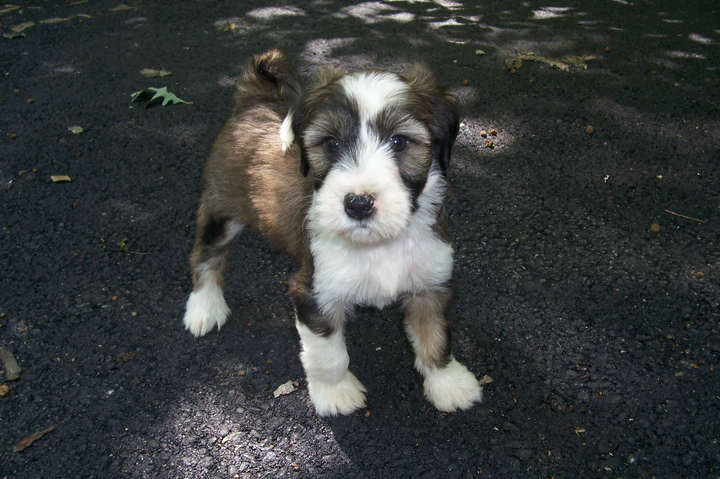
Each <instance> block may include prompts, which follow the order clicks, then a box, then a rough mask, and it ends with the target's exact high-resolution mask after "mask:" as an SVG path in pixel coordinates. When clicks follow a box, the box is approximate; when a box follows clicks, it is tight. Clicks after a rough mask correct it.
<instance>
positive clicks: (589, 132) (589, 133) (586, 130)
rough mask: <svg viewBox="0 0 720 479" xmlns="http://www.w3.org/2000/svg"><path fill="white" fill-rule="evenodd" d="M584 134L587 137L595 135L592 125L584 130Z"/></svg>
mask: <svg viewBox="0 0 720 479" xmlns="http://www.w3.org/2000/svg"><path fill="white" fill-rule="evenodd" d="M585 133H587V134H588V135H592V134H593V133H595V128H593V126H592V125H588V126H587V128H585Z"/></svg>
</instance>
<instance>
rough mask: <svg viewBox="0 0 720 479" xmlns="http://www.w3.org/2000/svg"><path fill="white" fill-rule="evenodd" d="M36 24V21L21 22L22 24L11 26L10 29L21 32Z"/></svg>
mask: <svg viewBox="0 0 720 479" xmlns="http://www.w3.org/2000/svg"><path fill="white" fill-rule="evenodd" d="M32 26H35V22H25V23H21V24H20V25H13V26H11V27H10V31H11V32H13V33H20V32H22V31H23V30H27V29H28V28H30V27H32Z"/></svg>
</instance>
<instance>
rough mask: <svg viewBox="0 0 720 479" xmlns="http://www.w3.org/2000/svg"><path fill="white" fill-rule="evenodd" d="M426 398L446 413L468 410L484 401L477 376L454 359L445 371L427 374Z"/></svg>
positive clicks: (436, 370) (435, 370)
mask: <svg viewBox="0 0 720 479" xmlns="http://www.w3.org/2000/svg"><path fill="white" fill-rule="evenodd" d="M424 386H425V396H426V397H427V398H428V399H429V400H430V402H431V403H433V405H435V407H436V408H438V409H439V410H440V411H444V412H452V411H456V410H458V409H468V408H470V407H471V406H472V405H473V404H474V403H476V402H480V401H481V400H482V388H481V387H480V384H479V383H478V381H477V379H475V375H473V373H471V372H470V371H468V369H467V368H466V367H465V366H463V365H462V364H460V363H459V362H457V361H456V360H455V358H452V359H451V361H450V364H448V365H447V366H446V367H445V368H443V369H432V370H428V371H427V372H426V374H425V384H424Z"/></svg>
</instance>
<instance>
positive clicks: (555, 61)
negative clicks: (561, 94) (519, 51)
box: [505, 54, 595, 71]
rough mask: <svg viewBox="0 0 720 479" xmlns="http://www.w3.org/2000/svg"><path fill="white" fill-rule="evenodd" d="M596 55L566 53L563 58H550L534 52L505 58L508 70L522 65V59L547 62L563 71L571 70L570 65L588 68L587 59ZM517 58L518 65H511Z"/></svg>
mask: <svg viewBox="0 0 720 479" xmlns="http://www.w3.org/2000/svg"><path fill="white" fill-rule="evenodd" d="M594 58H595V57H593V56H591V55H566V56H564V57H562V58H549V57H537V56H535V55H533V54H529V55H520V56H518V57H517V58H508V59H506V60H505V68H506V69H507V70H510V69H511V68H512V69H518V68H520V67H521V66H522V61H530V62H541V63H547V64H548V65H550V66H551V67H553V68H559V69H560V70H563V71H570V67H578V68H587V61H588V60H592V59H594ZM515 60H520V61H521V63H520V64H519V65H517V66H513V67H509V66H508V65H509V63H510V62H513V61H515Z"/></svg>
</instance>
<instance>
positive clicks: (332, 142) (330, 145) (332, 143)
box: [323, 137, 340, 152]
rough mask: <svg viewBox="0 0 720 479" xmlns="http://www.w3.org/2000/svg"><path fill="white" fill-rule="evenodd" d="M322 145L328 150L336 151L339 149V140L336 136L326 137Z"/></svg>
mask: <svg viewBox="0 0 720 479" xmlns="http://www.w3.org/2000/svg"><path fill="white" fill-rule="evenodd" d="M323 146H325V149H326V150H327V151H329V152H336V151H338V150H339V149H340V140H338V139H337V138H332V137H331V138H326V139H325V141H323Z"/></svg>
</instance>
